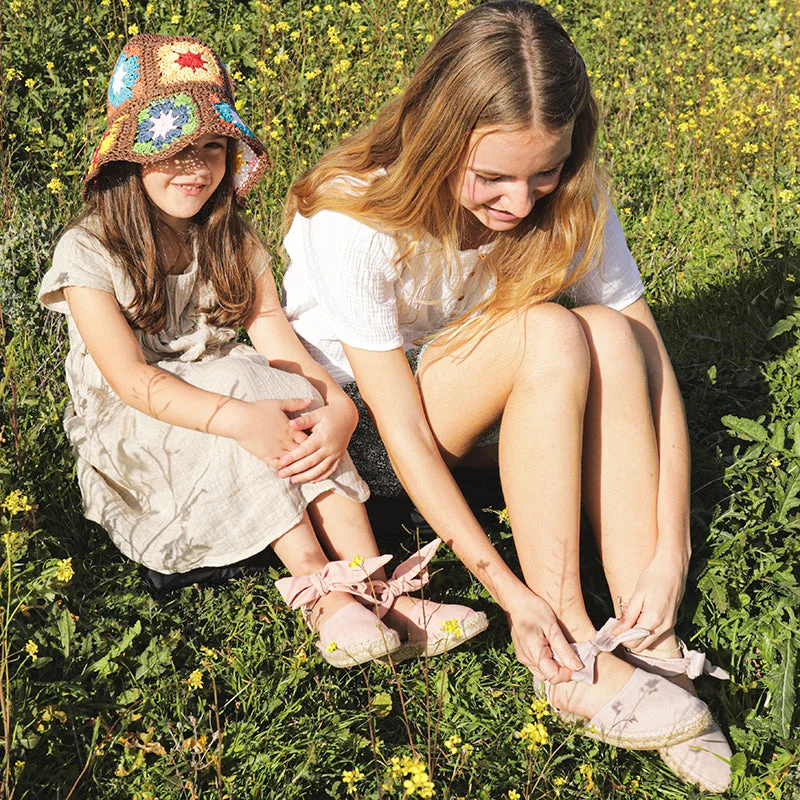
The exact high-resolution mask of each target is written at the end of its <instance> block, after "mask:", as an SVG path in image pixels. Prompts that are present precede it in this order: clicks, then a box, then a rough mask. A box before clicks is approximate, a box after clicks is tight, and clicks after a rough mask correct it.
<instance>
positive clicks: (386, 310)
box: [284, 211, 403, 351]
mask: <svg viewBox="0 0 800 800" xmlns="http://www.w3.org/2000/svg"><path fill="white" fill-rule="evenodd" d="M296 221H297V220H296ZM300 222H301V224H302V230H301V238H300V241H297V239H295V238H293V237H288V236H287V240H286V249H287V252H288V254H289V256H290V258H291V259H292V263H293V264H294V263H295V255H297V257H298V258H299V259H300V260H302V261H304V262H305V266H306V273H307V274H306V277H307V279H308V280H309V281H310V282H311V283H312V287H311V288H312V291H313V292H314V294H315V296H316V300H317V303H318V304H319V306H320V310H321V311H322V313H323V314H324V315H325V317H326V321H327V324H328V329H329V330H330V331H331V332H332V334H333V335H334V336H335V338H337V339H338V340H339V341H340V342H342V343H343V344H347V345H350V346H352V347H358V348H362V349H364V350H378V351H381V350H392V349H394V348H396V347H401V346H402V345H403V337H402V335H401V333H400V325H399V321H398V310H397V300H396V296H395V286H396V284H397V276H396V271H395V266H394V258H395V254H396V246H395V243H394V241H393V239H392V238H391V237H390V236H388V235H387V234H384V233H381V232H379V231H376V230H374V229H372V228H370V227H369V226H367V225H364V224H363V223H361V222H359V221H357V220H355V219H353V218H352V217H349V216H347V215H346V214H340V213H338V212H335V211H319V212H317V213H316V214H314V215H313V216H312V217H311V218H310V219H302V220H300ZM298 245H299V247H300V248H302V251H303V252H301V253H297V252H296V251H297V247H298ZM293 250H294V251H295V252H292V251H293ZM290 273H291V269H290V270H289V272H287V278H288V279H289V284H288V285H287V283H286V282H284V288H285V291H286V294H287V296H290V295H291V291H292V286H291V279H292V276H291V274H290ZM297 274H300V273H297Z"/></svg>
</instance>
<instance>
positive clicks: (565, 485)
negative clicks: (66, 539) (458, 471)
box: [419, 304, 632, 716]
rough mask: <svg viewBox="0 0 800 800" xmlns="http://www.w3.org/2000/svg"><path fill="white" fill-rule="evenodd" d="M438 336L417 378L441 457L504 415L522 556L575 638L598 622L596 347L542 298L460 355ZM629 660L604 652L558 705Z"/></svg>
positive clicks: (620, 676)
mask: <svg viewBox="0 0 800 800" xmlns="http://www.w3.org/2000/svg"><path fill="white" fill-rule="evenodd" d="M438 356H442V349H441V347H439V346H437V345H436V344H435V343H434V344H433V345H431V347H429V348H428V350H427V351H426V352H425V355H424V357H423V361H422V365H421V369H420V374H419V383H420V388H421V392H422V397H423V402H424V405H425V409H426V413H427V415H428V420H429V422H430V424H431V428H432V430H433V432H434V435H435V436H436V438H437V441H438V443H439V447H440V450H441V451H442V453H443V455H444V457H445V459H446V460H447V461H448V463H450V464H451V465H454V464H455V463H457V462H458V461H459V460H460V459H461V458H462V457H463V456H464V455H466V454H467V453H468V452H469V451H470V450H471V449H472V447H473V445H474V443H475V441H476V440H477V439H478V437H479V436H480V434H481V433H482V432H483V431H484V430H486V428H488V427H489V426H490V425H491V424H493V423H494V422H495V421H496V420H497V419H499V418H500V417H501V416H502V423H501V429H500V447H499V465H500V476H501V481H502V485H503V493H504V495H505V500H506V504H507V507H508V511H509V516H510V519H511V525H512V529H513V531H514V540H515V542H516V546H517V552H518V554H519V559H520V564H521V566H522V571H523V574H524V576H525V580H526V582H527V583H528V585H529V586H530V587H531V589H533V591H535V592H536V593H537V594H538V595H539V596H540V597H542V598H543V599H545V600H546V601H547V602H548V603H549V605H550V606H551V608H552V609H553V611H554V612H555V614H556V616H557V617H558V619H559V622H560V623H561V625H562V627H563V629H564V631H565V633H566V634H567V635H568V636H569V637H571V638H572V639H573V640H574V641H581V640H586V639H591V638H593V637H594V634H595V629H594V626H593V625H592V622H591V620H590V619H589V616H588V614H587V613H586V608H585V606H584V602H583V594H582V590H581V586H580V571H579V551H578V550H579V533H580V503H581V497H580V494H581V452H582V446H583V442H582V432H583V417H584V408H585V404H586V398H587V390H588V386H589V371H590V355H589V349H588V346H587V342H586V337H585V335H584V332H583V328H582V325H581V323H580V321H579V320H578V318H577V317H576V316H575V315H574V314H573V313H572V312H571V311H568V310H567V309H565V308H562V307H560V306H557V305H552V304H544V305H540V306H536V307H534V308H533V309H531V310H530V311H529V312H527V313H526V314H524V315H521V316H519V317H517V318H515V319H512V320H509V321H508V322H506V323H504V324H502V325H500V326H498V327H496V328H495V329H493V330H492V331H491V332H489V333H488V334H486V335H485V336H484V337H483V338H482V339H481V340H480V341H479V342H478V343H477V344H472V343H471V344H470V346H469V347H467V348H465V351H464V352H463V353H458V354H456V356H455V357H450V356H446V355H445V356H442V357H438ZM631 673H632V668H631V667H630V666H629V665H628V664H626V663H624V662H623V661H621V660H620V659H618V658H616V657H615V656H612V655H611V654H603V655H601V657H600V658H599V659H598V669H597V674H598V680H597V681H596V682H595V684H593V685H586V684H560V685H559V686H557V687H554V688H556V689H557V690H558V692H559V694H558V697H557V698H555V699H556V702H558V704H559V705H561V706H562V707H565V708H569V709H570V710H573V711H576V712H578V713H580V714H583V715H584V716H592V715H593V714H594V713H595V712H596V711H597V710H599V708H600V707H601V706H602V705H604V704H605V703H606V702H607V701H608V700H609V699H610V698H611V697H613V695H614V694H616V692H617V691H618V690H619V689H620V688H621V687H622V686H623V685H624V683H625V682H626V681H627V680H628V678H629V677H630V675H631Z"/></svg>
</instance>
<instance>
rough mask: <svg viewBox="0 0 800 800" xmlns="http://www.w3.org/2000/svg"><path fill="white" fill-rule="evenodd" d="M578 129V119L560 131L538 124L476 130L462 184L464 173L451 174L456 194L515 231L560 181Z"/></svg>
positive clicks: (487, 220)
mask: <svg viewBox="0 0 800 800" xmlns="http://www.w3.org/2000/svg"><path fill="white" fill-rule="evenodd" d="M572 128H573V123H570V124H569V125H567V127H565V128H562V129H561V130H560V131H556V132H553V131H549V130H546V129H544V128H539V127H535V126H534V127H530V128H524V129H522V130H519V129H517V130H510V129H501V130H495V131H491V132H487V131H486V130H483V131H481V130H475V131H473V133H472V135H471V136H470V140H469V148H468V150H467V154H468V155H467V165H466V169H465V170H464V175H463V179H462V180H461V184H460V185H459V175H458V173H453V174H451V175H450V178H449V179H448V183H449V185H450V190H451V191H452V192H453V196H454V197H455V198H456V199H457V200H458V202H459V204H460V205H461V206H463V207H464V208H466V209H467V211H469V212H471V213H472V214H473V215H474V216H475V217H476V218H477V219H478V221H479V222H481V223H482V225H484V227H486V228H489V229H490V230H493V231H508V230H511V229H512V228H514V227H516V226H517V225H518V224H519V223H520V221H521V220H523V219H525V217H527V216H528V214H530V213H531V210H532V209H533V206H534V205H535V203H536V201H537V200H538V199H539V198H541V197H544V196H545V195H547V194H550V192H552V191H553V190H555V188H556V186H558V181H559V179H560V177H561V170H562V168H563V166H564V162H565V161H566V160H567V159H568V158H569V155H570V152H571V147H572Z"/></svg>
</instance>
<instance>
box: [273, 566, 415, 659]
mask: <svg viewBox="0 0 800 800" xmlns="http://www.w3.org/2000/svg"><path fill="white" fill-rule="evenodd" d="M389 560H391V556H376V557H375V558H367V559H362V560H360V561H358V562H357V563H355V562H350V563H348V562H346V561H331V562H330V563H328V564H326V565H325V567H324V568H323V569H322V570H320V571H319V572H315V573H313V574H311V575H299V576H294V577H291V578H281V579H280V580H277V581H275V588H276V589H277V590H278V591H279V592H280V593H281V596H282V597H283V599H284V600H285V601H286V603H287V604H288V605H289V606H291V607H292V608H301V609H303V610H304V611H305V610H306V609H310V606H311V605H312V604H313V603H314V602H316V601H317V600H319V598H321V597H323V596H324V595H326V594H329V593H330V592H347V593H349V594H352V595H354V596H355V597H357V598H359V599H372V598H374V594H373V592H372V589H371V586H372V584H371V581H370V577H369V576H370V575H372V573H374V572H375V571H376V570H378V569H380V568H381V567H382V566H383V565H384V564H386V562H387V561H389ZM317 633H318V634H319V641H318V642H317V649H318V650H319V652H320V654H321V655H322V657H323V658H324V659H325V661H327V662H328V663H329V664H330V665H331V666H334V667H353V666H356V665H357V664H363V663H364V662H365V661H372V660H374V659H378V658H381V657H385V656H387V655H389V654H390V653H393V652H395V651H396V650H398V649H399V647H400V637H399V636H398V635H397V633H396V631H393V630H392V629H391V628H387V627H386V625H384V624H383V623H382V622H381V621H380V619H379V618H378V616H377V615H376V614H374V613H373V612H372V611H370V610H369V608H365V607H364V605H362V604H361V603H358V602H353V603H348V604H347V605H346V606H344V607H342V608H341V609H339V610H338V611H337V612H336V613H335V614H333V615H332V616H331V617H330V618H329V619H327V620H325V622H323V623H322V624H321V625H320V626H319V628H318V630H317Z"/></svg>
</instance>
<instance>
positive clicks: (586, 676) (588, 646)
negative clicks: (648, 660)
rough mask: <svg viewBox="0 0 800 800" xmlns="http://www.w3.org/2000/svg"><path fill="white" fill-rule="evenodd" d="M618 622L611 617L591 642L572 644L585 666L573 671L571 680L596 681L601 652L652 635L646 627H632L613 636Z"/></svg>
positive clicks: (606, 651)
mask: <svg viewBox="0 0 800 800" xmlns="http://www.w3.org/2000/svg"><path fill="white" fill-rule="evenodd" d="M618 623H619V620H617V619H616V618H614V617H611V618H610V619H609V620H608V621H607V622H606V624H605V625H603V627H602V628H600V630H599V631H598V632H597V635H596V636H595V637H594V639H592V640H591V641H590V642H577V643H574V644H573V645H572V649H573V650H574V651H575V652H576V653H577V654H578V658H580V660H581V661H582V662H583V667H582V668H581V669H578V670H575V671H574V672H573V673H572V678H571V680H573V681H578V682H579V683H592V682H593V681H594V662H595V660H596V659H597V656H598V655H599V654H600V653H610V652H611V651H612V650H616V649H617V647H619V646H620V645H621V644H624V643H625V642H630V641H633V640H634V639H641V638H643V637H645V636H649V635H650V631H648V630H645V629H644V628H631V629H630V630H627V631H623V632H622V633H620V634H618V635H617V636H612V635H611V631H612V630H613V629H614V627H615V626H616V625H617V624H618Z"/></svg>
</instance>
